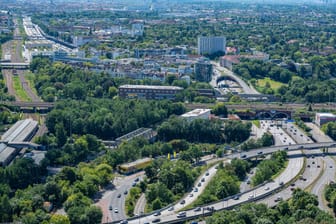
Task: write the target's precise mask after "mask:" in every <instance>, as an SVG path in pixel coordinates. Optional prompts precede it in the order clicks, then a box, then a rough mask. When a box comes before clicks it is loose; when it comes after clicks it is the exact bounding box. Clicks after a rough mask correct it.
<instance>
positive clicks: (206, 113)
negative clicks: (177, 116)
mask: <svg viewBox="0 0 336 224" xmlns="http://www.w3.org/2000/svg"><path fill="white" fill-rule="evenodd" d="M210 112H211V110H210V109H195V110H192V111H189V112H188V113H185V114H182V115H181V117H182V118H185V119H187V121H189V122H190V121H193V120H195V119H205V120H209V119H210Z"/></svg>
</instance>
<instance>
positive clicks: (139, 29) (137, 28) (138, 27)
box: [132, 23, 144, 36]
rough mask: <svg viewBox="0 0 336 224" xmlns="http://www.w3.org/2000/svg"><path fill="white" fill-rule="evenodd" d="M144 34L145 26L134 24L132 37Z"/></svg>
mask: <svg viewBox="0 0 336 224" xmlns="http://www.w3.org/2000/svg"><path fill="white" fill-rule="evenodd" d="M143 33H144V25H143V24H142V23H135V24H132V36H142V35H143Z"/></svg>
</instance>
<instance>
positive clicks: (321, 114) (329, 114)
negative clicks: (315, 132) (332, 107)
mask: <svg viewBox="0 0 336 224" xmlns="http://www.w3.org/2000/svg"><path fill="white" fill-rule="evenodd" d="M316 115H317V116H320V117H336V115H334V114H332V113H316Z"/></svg>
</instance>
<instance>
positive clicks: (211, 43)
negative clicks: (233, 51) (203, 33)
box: [197, 36, 226, 55]
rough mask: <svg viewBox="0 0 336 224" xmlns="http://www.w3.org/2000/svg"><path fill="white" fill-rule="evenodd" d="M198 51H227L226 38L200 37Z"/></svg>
mask: <svg viewBox="0 0 336 224" xmlns="http://www.w3.org/2000/svg"><path fill="white" fill-rule="evenodd" d="M197 50H198V51H197V52H198V54H200V55H204V54H214V53H217V52H223V53H225V50H226V38H225V37H223V36H219V37H198V46H197Z"/></svg>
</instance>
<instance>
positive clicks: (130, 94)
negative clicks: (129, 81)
mask: <svg viewBox="0 0 336 224" xmlns="http://www.w3.org/2000/svg"><path fill="white" fill-rule="evenodd" d="M182 90H183V88H181V87H177V86H150V85H122V86H119V96H120V97H121V98H128V99H130V98H137V99H148V100H164V99H168V100H173V99H175V97H176V94H178V93H179V92H181V91H182Z"/></svg>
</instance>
